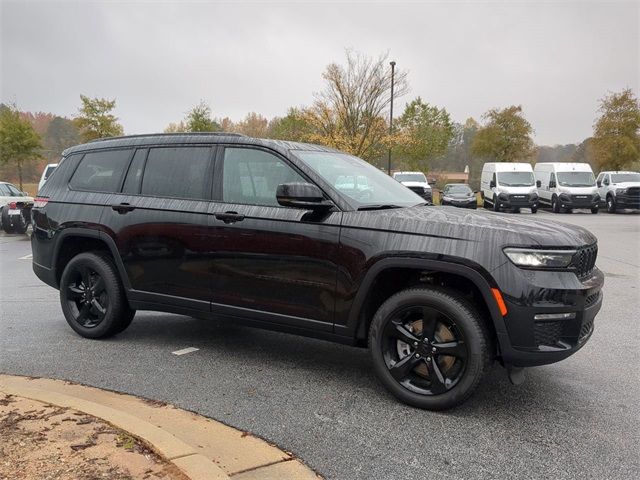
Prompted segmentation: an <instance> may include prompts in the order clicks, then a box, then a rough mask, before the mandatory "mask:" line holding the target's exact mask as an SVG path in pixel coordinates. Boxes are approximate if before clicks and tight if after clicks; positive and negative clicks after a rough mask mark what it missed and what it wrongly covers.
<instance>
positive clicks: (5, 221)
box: [0, 207, 13, 233]
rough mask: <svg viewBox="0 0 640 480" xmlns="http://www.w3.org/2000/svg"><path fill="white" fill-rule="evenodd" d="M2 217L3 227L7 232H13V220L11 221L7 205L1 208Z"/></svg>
mask: <svg viewBox="0 0 640 480" xmlns="http://www.w3.org/2000/svg"><path fill="white" fill-rule="evenodd" d="M0 218H1V223H2V229H3V230H4V232H5V233H13V227H12V226H11V222H10V221H9V212H8V211H7V208H6V207H2V208H1V209H0Z"/></svg>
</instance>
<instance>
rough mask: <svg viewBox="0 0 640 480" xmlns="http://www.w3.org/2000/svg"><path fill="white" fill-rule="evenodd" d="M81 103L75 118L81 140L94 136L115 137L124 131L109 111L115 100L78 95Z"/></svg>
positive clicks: (114, 104)
mask: <svg viewBox="0 0 640 480" xmlns="http://www.w3.org/2000/svg"><path fill="white" fill-rule="evenodd" d="M80 100H81V101H82V105H81V106H80V108H79V109H78V115H77V116H76V118H75V122H76V126H77V127H78V129H79V130H80V137H81V139H82V141H84V142H88V141H90V140H95V139H96V138H105V137H117V136H119V135H122V134H123V133H124V130H123V128H122V125H120V124H119V123H118V117H116V116H115V115H113V113H111V112H112V111H113V109H114V108H115V107H116V101H115V99H113V100H107V99H105V98H89V97H87V96H85V95H80Z"/></svg>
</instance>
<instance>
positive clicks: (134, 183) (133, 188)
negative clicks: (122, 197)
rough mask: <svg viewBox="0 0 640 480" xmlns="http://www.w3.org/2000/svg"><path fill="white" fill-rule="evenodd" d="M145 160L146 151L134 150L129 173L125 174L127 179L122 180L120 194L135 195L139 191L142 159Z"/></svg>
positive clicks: (142, 165) (142, 166)
mask: <svg viewBox="0 0 640 480" xmlns="http://www.w3.org/2000/svg"><path fill="white" fill-rule="evenodd" d="M145 158H147V150H146V149H144V148H143V149H139V150H136V153H135V155H134V156H133V160H131V165H130V166H129V171H128V172H127V178H125V180H124V185H123V186H122V193H131V194H134V195H135V194H137V193H138V192H139V191H140V179H141V178H142V169H143V168H144V159H145Z"/></svg>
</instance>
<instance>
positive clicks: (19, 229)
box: [13, 212, 29, 235]
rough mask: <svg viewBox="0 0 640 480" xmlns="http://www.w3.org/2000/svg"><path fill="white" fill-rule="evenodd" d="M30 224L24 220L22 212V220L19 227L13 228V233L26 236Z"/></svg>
mask: <svg viewBox="0 0 640 480" xmlns="http://www.w3.org/2000/svg"><path fill="white" fill-rule="evenodd" d="M28 225H29V224H28V223H27V221H26V219H25V218H24V214H23V213H22V212H20V220H19V223H18V224H17V225H14V226H13V231H14V232H15V233H19V234H21V235H24V234H25V233H27V226H28Z"/></svg>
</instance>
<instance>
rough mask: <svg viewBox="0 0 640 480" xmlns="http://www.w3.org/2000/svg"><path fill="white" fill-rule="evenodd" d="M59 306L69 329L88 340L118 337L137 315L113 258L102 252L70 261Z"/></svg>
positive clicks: (62, 285)
mask: <svg viewBox="0 0 640 480" xmlns="http://www.w3.org/2000/svg"><path fill="white" fill-rule="evenodd" d="M60 304H61V306H62V312H63V313H64V316H65V318H66V320H67V323H68V324H69V326H70V327H71V328H72V329H73V330H75V332H76V333H78V334H79V335H81V336H83V337H86V338H105V337H109V336H111V335H116V334H118V333H120V332H122V331H123V330H124V329H126V328H127V327H128V326H129V324H130V323H131V321H132V320H133V317H134V315H135V310H132V309H131V308H130V307H129V304H128V302H127V298H126V295H125V292H124V288H123V286H122V282H121V281H120V277H119V275H118V271H117V269H116V267H115V265H114V264H113V261H112V259H111V258H110V257H109V256H108V255H107V254H105V253H102V252H87V253H81V254H79V255H76V256H75V257H73V258H72V259H71V260H70V261H69V263H68V264H67V266H66V267H65V269H64V272H63V273H62V278H61V279H60Z"/></svg>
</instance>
